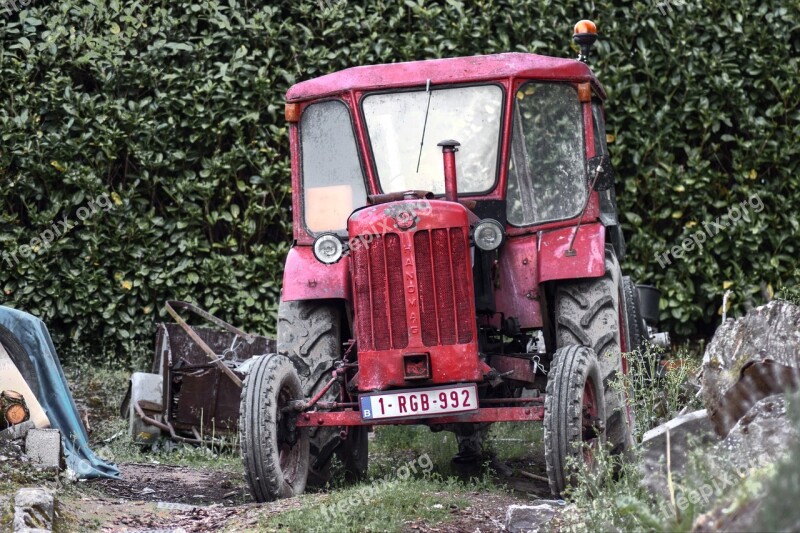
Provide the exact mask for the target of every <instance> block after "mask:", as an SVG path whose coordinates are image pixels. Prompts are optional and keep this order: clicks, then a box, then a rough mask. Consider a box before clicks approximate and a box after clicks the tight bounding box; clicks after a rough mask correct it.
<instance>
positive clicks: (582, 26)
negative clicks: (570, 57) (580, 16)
mask: <svg viewBox="0 0 800 533" xmlns="http://www.w3.org/2000/svg"><path fill="white" fill-rule="evenodd" d="M572 40H574V41H575V43H576V44H577V45H578V46H580V47H581V52H580V54H579V55H578V60H579V61H583V62H584V63H586V62H588V61H589V51H590V50H591V49H592V45H593V44H594V42H595V41H596V40H597V25H596V24H595V23H594V22H592V21H591V20H581V21H579V22H578V23H577V24H575V29H574V31H573V34H572Z"/></svg>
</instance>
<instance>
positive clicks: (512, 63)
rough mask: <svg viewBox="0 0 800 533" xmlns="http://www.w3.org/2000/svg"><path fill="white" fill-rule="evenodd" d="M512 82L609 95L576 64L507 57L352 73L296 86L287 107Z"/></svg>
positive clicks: (533, 56) (380, 67) (386, 66)
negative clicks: (583, 87) (565, 85)
mask: <svg viewBox="0 0 800 533" xmlns="http://www.w3.org/2000/svg"><path fill="white" fill-rule="evenodd" d="M512 76H513V77H521V78H534V79H539V80H547V81H568V82H587V81H588V82H591V83H592V84H593V85H594V86H595V87H596V88H597V90H598V92H599V93H600V94H601V95H602V96H603V97H605V91H604V90H603V88H602V86H601V85H600V82H598V81H597V78H595V76H594V74H593V73H592V71H591V69H590V68H589V67H588V66H586V65H585V64H584V63H581V62H580V61H578V60H576V59H563V58H557V57H549V56H540V55H537V54H523V53H507V54H495V55H487V56H470V57H455V58H452V59H431V60H428V61H411V62H406V63H388V64H383V65H372V66H364V67H353V68H348V69H345V70H341V71H339V72H333V73H331V74H326V75H325V76H320V77H319V78H314V79H311V80H308V81H303V82H300V83H298V84H296V85H294V86H292V87H291V88H290V89H289V91H288V92H287V93H286V101H287V102H299V101H303V100H312V99H316V98H321V97H325V96H330V95H334V94H339V93H342V92H345V91H350V90H362V91H374V90H382V89H390V88H399V87H419V86H425V84H426V82H427V80H431V84H432V85H434V86H435V85H441V84H450V83H468V82H481V81H489V80H497V79H501V78H509V77H512Z"/></svg>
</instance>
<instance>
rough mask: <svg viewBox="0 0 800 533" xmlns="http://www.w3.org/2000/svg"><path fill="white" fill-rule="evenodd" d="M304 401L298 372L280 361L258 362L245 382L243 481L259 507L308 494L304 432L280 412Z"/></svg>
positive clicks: (241, 411) (241, 436)
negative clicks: (298, 401)
mask: <svg viewBox="0 0 800 533" xmlns="http://www.w3.org/2000/svg"><path fill="white" fill-rule="evenodd" d="M302 399H303V390H302V387H301V385H300V380H299V379H298V377H297V371H296V370H295V368H294V366H292V363H291V362H290V361H289V359H287V358H286V357H283V356H281V355H274V354H270V355H265V356H262V357H261V358H260V359H258V360H257V361H256V362H255V363H254V364H253V367H252V368H251V370H250V373H249V374H248V375H247V377H246V378H245V380H244V386H243V388H242V400H241V404H240V407H239V441H240V444H241V450H242V462H243V463H244V473H245V478H247V484H248V485H249V487H250V493H251V494H252V495H253V498H254V499H255V500H256V501H257V502H267V501H272V500H276V499H279V498H289V497H291V496H296V495H298V494H302V493H303V491H304V490H305V488H306V478H307V476H308V465H309V453H308V452H309V439H308V431H307V430H306V429H304V428H296V427H293V424H292V418H291V416H290V415H288V414H286V413H284V412H283V411H282V409H283V408H284V407H286V406H288V405H289V403H290V402H292V401H294V400H302Z"/></svg>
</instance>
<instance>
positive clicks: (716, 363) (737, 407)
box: [701, 300, 800, 437]
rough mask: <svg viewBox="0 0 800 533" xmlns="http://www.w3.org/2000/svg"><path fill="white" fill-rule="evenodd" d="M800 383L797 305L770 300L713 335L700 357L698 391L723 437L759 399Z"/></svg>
mask: <svg viewBox="0 0 800 533" xmlns="http://www.w3.org/2000/svg"><path fill="white" fill-rule="evenodd" d="M798 384H800V307H798V306H796V305H792V304H790V303H788V302H784V301H777V300H776V301H773V302H770V303H768V304H767V305H764V306H761V307H757V308H755V309H753V310H751V311H749V312H748V313H747V315H745V316H744V317H743V318H740V319H738V320H735V321H734V320H728V321H726V322H725V323H723V324H722V325H721V326H720V327H719V328H718V329H717V331H716V333H715V334H714V338H713V339H712V340H711V342H710V343H709V345H708V348H707V349H706V353H705V356H704V358H703V380H702V386H701V393H702V397H703V401H704V403H705V405H706V408H707V409H708V416H709V419H710V420H711V423H712V425H713V426H714V429H715V430H716V432H717V434H718V435H719V436H721V437H725V436H726V435H727V434H728V432H729V431H730V429H731V428H732V427H733V426H734V425H735V424H736V422H737V421H738V420H739V419H740V418H741V417H742V416H744V415H745V413H747V412H748V411H749V410H750V408H751V407H752V406H753V405H755V404H756V403H757V402H758V401H759V400H761V399H762V398H765V397H767V396H771V395H773V394H776V393H781V392H784V391H785V390H795V389H797V388H798Z"/></svg>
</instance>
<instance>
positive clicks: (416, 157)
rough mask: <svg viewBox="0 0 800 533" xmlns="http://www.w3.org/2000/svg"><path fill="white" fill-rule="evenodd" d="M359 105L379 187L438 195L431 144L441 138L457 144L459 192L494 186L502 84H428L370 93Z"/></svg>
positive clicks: (438, 159)
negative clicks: (424, 87)
mask: <svg viewBox="0 0 800 533" xmlns="http://www.w3.org/2000/svg"><path fill="white" fill-rule="evenodd" d="M362 106H363V110H364V117H365V119H366V124H367V132H368V134H369V140H370V144H371V145H372V154H373V158H374V159H375V165H376V167H377V171H378V179H379V181H380V185H381V189H382V190H383V192H385V193H387V192H400V191H407V190H412V189H420V190H425V191H431V192H433V193H434V194H443V193H444V170H443V164H442V148H441V147H440V146H436V145H437V143H439V142H440V141H443V140H446V139H454V140H456V141H458V142H460V143H461V147H460V148H459V152H458V154H457V155H456V171H457V173H458V192H459V193H460V194H469V193H480V192H485V191H488V190H490V189H491V188H492V187H493V186H494V184H495V180H496V174H497V157H498V153H499V143H500V125H501V115H502V108H503V89H502V88H500V87H498V86H497V85H482V86H477V87H457V88H453V87H451V88H444V89H442V88H438V89H437V88H435V87H431V89H430V92H428V91H426V90H424V89H423V90H421V91H405V92H395V93H380V94H372V95H369V96H367V97H366V98H364V100H363V104H362ZM426 112H427V115H428V116H427V124H426V120H425V115H426ZM423 130H424V138H423ZM420 142H423V145H422V150H421V152H420ZM418 161H419V170H417V162H418Z"/></svg>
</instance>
